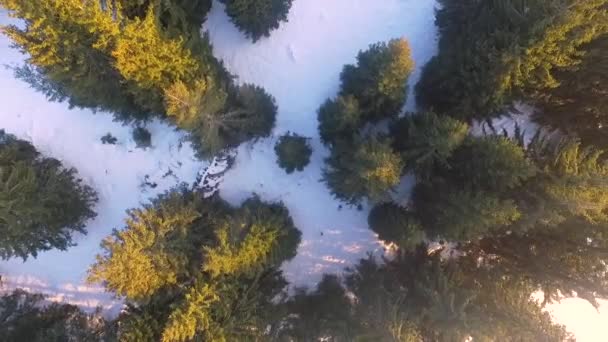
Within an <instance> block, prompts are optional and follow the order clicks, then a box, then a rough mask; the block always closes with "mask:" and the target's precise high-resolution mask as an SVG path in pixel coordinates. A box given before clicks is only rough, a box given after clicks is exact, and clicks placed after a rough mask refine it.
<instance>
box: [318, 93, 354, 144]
mask: <svg viewBox="0 0 608 342" xmlns="http://www.w3.org/2000/svg"><path fill="white" fill-rule="evenodd" d="M318 120H319V135H320V136H321V141H322V142H323V143H324V144H326V145H329V144H333V143H335V142H336V141H338V140H347V139H352V137H353V135H354V134H355V133H356V132H357V131H358V129H359V128H360V126H361V125H362V123H363V120H362V114H361V110H360V109H359V102H358V101H357V99H355V97H354V96H352V95H348V96H338V98H336V99H335V100H330V99H328V100H327V101H325V103H323V104H322V105H321V107H320V108H319V111H318Z"/></svg>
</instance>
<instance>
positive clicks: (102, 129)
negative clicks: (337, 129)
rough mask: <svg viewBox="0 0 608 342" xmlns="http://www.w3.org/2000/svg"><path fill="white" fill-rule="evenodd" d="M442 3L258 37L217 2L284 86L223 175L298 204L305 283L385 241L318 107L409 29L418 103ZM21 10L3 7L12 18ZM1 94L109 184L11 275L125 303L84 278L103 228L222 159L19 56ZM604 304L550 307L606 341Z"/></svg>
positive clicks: (246, 55)
mask: <svg viewBox="0 0 608 342" xmlns="http://www.w3.org/2000/svg"><path fill="white" fill-rule="evenodd" d="M435 6H436V3H435V0H383V1H377V0H332V1H327V0H296V1H294V4H293V7H292V9H291V11H290V14H289V22H288V23H283V24H282V25H281V27H280V28H279V29H278V30H276V31H274V32H273V33H272V35H271V37H270V38H264V39H262V40H260V41H258V42H257V43H255V44H254V43H252V42H251V41H249V40H247V39H245V37H244V36H243V35H242V34H241V33H240V32H239V31H238V30H237V29H236V28H235V27H234V26H233V25H232V24H231V23H230V22H229V20H228V18H227V17H226V15H225V14H224V11H223V5H221V4H219V3H218V2H217V1H216V2H214V5H213V9H212V11H211V13H210V14H209V18H208V20H207V23H206V24H205V26H204V30H207V31H208V32H209V34H210V38H211V41H212V43H213V46H214V53H215V55H216V56H217V57H218V58H220V59H222V60H223V61H224V63H225V65H226V67H227V68H228V70H229V71H230V72H231V73H233V74H234V75H236V76H237V77H238V82H241V83H255V84H257V85H260V86H262V87H264V88H265V89H266V90H267V91H268V92H269V93H270V94H272V95H273V96H274V97H275V98H276V100H277V105H278V107H279V111H278V116H277V125H276V127H275V129H274V131H273V133H272V135H271V137H269V138H266V139H261V140H259V141H256V142H250V143H246V144H243V145H242V146H240V147H239V148H238V149H237V150H236V151H235V153H236V158H235V160H234V163H233V164H232V167H231V168H230V169H229V170H228V171H227V172H226V173H225V174H223V175H222V176H219V177H217V178H216V179H215V180H213V182H217V184H215V183H214V185H216V186H217V187H218V188H219V191H220V195H221V196H222V197H223V198H224V199H226V200H227V201H229V202H230V203H232V204H235V205H237V204H239V203H240V202H241V201H243V200H244V199H246V198H248V197H249V196H251V195H252V194H254V193H255V194H258V195H259V196H260V197H261V198H262V199H264V200H268V201H283V202H284V203H285V205H286V206H287V207H288V208H289V210H290V213H291V215H292V217H293V219H294V222H295V224H296V226H297V227H298V228H299V229H300V230H301V231H302V234H303V235H302V244H301V246H300V248H299V250H298V255H297V256H296V257H295V258H294V259H293V260H291V261H290V262H288V263H287V264H286V265H285V266H284V268H283V269H284V271H285V274H286V276H287V278H288V279H289V280H290V281H291V282H292V284H293V285H295V286H314V285H315V283H316V282H317V281H318V280H320V278H321V276H322V274H323V273H341V272H343V271H344V268H345V267H348V266H350V265H353V264H354V263H355V262H356V261H357V260H358V259H360V258H363V257H365V256H366V255H367V253H375V254H376V255H379V254H381V253H383V251H384V247H383V245H382V244H381V243H380V242H379V241H377V239H376V237H375V235H374V234H373V232H371V231H370V230H369V229H368V226H367V214H368V212H369V206H368V205H363V206H362V208H356V207H350V206H348V205H345V204H343V203H340V202H339V201H337V200H335V199H334V198H333V197H332V196H331V194H330V193H329V191H328V189H327V187H326V186H325V185H324V184H323V183H321V182H320V178H321V169H322V166H323V159H324V158H325V157H326V156H327V155H328V151H327V149H326V148H325V147H323V145H322V144H321V143H320V141H319V137H318V132H317V118H316V116H317V114H316V110H317V108H318V107H319V106H320V105H321V104H322V103H323V102H324V101H325V100H326V99H327V98H329V97H333V96H335V95H336V93H337V91H338V85H339V74H340V71H341V70H342V67H343V65H344V64H347V63H354V62H355V57H356V54H357V52H358V51H359V50H361V49H365V48H367V46H368V45H369V44H371V43H376V42H380V41H387V40H389V39H393V38H399V37H405V38H406V39H408V40H409V42H410V44H411V47H412V53H413V58H414V60H415V62H416V71H415V73H414V75H413V77H412V78H411V79H410V96H409V101H408V104H407V106H406V107H407V108H406V109H407V110H413V109H414V108H415V103H414V101H413V96H412V95H411V91H412V85H413V84H415V82H416V81H417V80H418V77H419V73H420V70H421V67H422V66H423V65H424V64H425V63H426V62H427V61H428V60H429V59H430V58H431V57H432V56H433V55H434V54H435V53H436V49H437V47H436V38H435V36H436V28H435V25H434V8H435ZM9 20H10V19H8V18H7V15H6V13H4V12H0V24H6V23H8V22H9ZM24 59H25V58H24V56H22V55H21V54H19V53H18V51H16V50H14V49H10V48H9V41H8V39H7V38H6V37H4V36H2V35H0V65H3V64H6V65H9V66H16V65H20V64H22V63H23V62H24ZM0 103H2V107H1V108H0V129H5V130H6V131H7V132H8V133H12V134H15V135H16V136H18V137H19V138H22V139H25V140H28V141H31V142H32V143H33V144H34V145H35V146H36V148H38V149H39V150H40V151H41V152H43V153H44V154H45V155H48V156H51V157H54V158H57V159H59V160H61V161H62V162H63V163H64V164H65V165H66V166H72V167H75V168H77V169H78V171H79V174H80V176H81V177H82V178H83V179H84V180H85V181H86V182H87V183H89V184H91V185H92V186H93V187H94V188H95V189H96V190H97V191H98V192H99V195H100V196H99V197H100V201H99V203H98V205H97V207H96V208H95V209H96V211H97V213H98V216H97V218H95V219H94V220H92V221H91V222H90V223H89V225H88V227H87V228H88V232H89V233H88V234H87V235H86V236H78V237H77V239H76V242H77V243H78V245H77V246H76V247H72V248H70V249H69V250H68V251H66V252H59V251H49V252H45V253H41V254H40V255H39V256H38V258H37V259H29V260H27V261H26V262H25V263H24V262H22V261H21V260H17V259H15V260H9V261H7V262H0V274H2V275H3V280H4V281H5V285H6V286H7V288H12V287H24V288H26V289H29V290H33V291H40V292H44V293H48V294H50V295H51V296H52V297H51V298H52V299H53V300H59V301H61V300H64V301H68V302H72V303H76V304H79V305H81V306H83V307H88V308H93V307H95V306H98V305H100V306H102V307H104V308H105V309H106V310H107V312H109V313H116V311H117V310H118V308H119V307H120V301H119V300H116V299H113V298H112V297H111V296H110V295H108V294H106V293H104V292H103V290H102V289H101V288H100V287H98V286H90V285H86V284H85V282H84V279H85V277H86V271H87V269H88V267H89V266H90V265H91V264H92V263H93V262H94V258H95V255H96V254H97V253H98V252H99V251H100V248H99V244H100V242H101V241H102V239H103V238H104V237H105V236H107V235H109V234H110V233H111V232H112V229H114V228H121V227H122V226H123V221H124V219H125V218H126V210H128V209H130V208H134V207H138V206H139V205H140V204H141V203H145V202H146V201H148V200H149V199H150V198H153V197H155V196H156V195H157V194H159V193H162V192H163V191H166V190H168V189H170V188H171V187H173V186H175V185H177V184H179V183H187V184H190V185H193V184H195V183H196V182H197V178H200V174H203V172H204V171H205V170H207V167H210V169H209V170H208V173H211V174H215V173H221V171H222V163H220V165H218V166H215V165H214V162H213V161H212V162H211V163H209V162H202V161H199V160H197V159H196V158H195V157H194V152H193V151H192V149H191V148H190V146H189V145H188V144H187V143H185V142H184V136H183V135H182V134H180V133H179V132H176V131H175V130H174V129H173V128H171V127H170V126H168V125H166V124H163V123H160V122H152V123H149V124H148V125H146V128H147V129H149V130H150V131H151V133H152V147H151V148H148V149H145V150H144V149H139V148H136V146H135V143H134V141H133V139H132V137H131V130H132V128H131V127H127V126H122V125H121V124H119V123H116V122H113V121H112V118H111V116H110V115H109V114H107V113H95V114H93V113H92V112H91V111H90V110H80V109H69V108H68V106H67V104H65V103H50V102H48V101H47V100H46V99H45V97H44V96H43V95H42V94H40V93H37V92H36V91H34V90H33V89H31V88H29V87H28V85H27V84H25V83H24V82H22V81H20V80H17V79H15V78H14V77H13V71H12V70H11V69H10V68H4V67H0ZM287 132H294V133H298V134H300V135H303V136H306V137H309V138H310V143H311V146H312V147H313V149H314V153H313V156H312V158H311V163H310V165H308V166H307V167H306V169H304V171H302V172H295V173H293V174H291V175H287V174H286V173H285V172H284V171H283V170H282V169H280V168H279V167H278V166H277V163H276V156H275V154H274V144H275V143H276V141H277V139H278V137H279V136H280V135H282V134H284V133H287ZM107 133H110V134H112V135H113V136H115V137H116V138H117V139H118V142H117V144H115V145H107V144H105V145H104V144H102V143H101V141H100V138H101V137H102V136H104V135H105V134H107ZM411 185H412V182H411V179H407V178H406V179H404V182H403V186H402V187H400V191H405V192H407V191H408V190H409V189H410V188H411ZM604 306H605V308H604V309H603V310H602V313H603V314H598V313H597V312H596V311H594V309H593V308H592V307H591V306H590V305H589V304H587V303H586V302H583V301H581V300H578V299H570V300H567V301H565V302H564V303H562V304H556V305H553V306H551V307H550V308H549V310H550V311H551V312H552V313H554V316H555V318H556V319H557V320H558V321H559V322H560V323H564V324H567V327H568V329H569V330H571V331H572V332H574V333H575V334H576V336H577V337H578V338H579V340H581V341H595V340H597V339H594V337H595V338H597V337H598V336H601V331H604V329H605V327H606V326H608V303H605V305H604ZM597 341H599V340H597Z"/></svg>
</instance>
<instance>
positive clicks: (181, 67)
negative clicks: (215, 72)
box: [112, 10, 199, 113]
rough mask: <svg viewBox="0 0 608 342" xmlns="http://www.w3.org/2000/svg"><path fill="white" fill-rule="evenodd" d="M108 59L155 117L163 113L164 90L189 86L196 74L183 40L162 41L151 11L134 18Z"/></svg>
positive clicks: (139, 100)
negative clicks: (186, 84) (182, 83)
mask: <svg viewBox="0 0 608 342" xmlns="http://www.w3.org/2000/svg"><path fill="white" fill-rule="evenodd" d="M112 57H113V58H114V59H115V67H116V69H117V70H118V71H119V72H120V74H121V75H122V76H123V77H124V78H125V79H126V80H127V81H128V82H129V84H132V85H134V87H133V89H134V91H133V93H134V96H135V98H136V101H137V103H139V104H140V105H141V106H144V107H146V108H149V109H150V110H151V111H153V112H156V113H162V112H164V108H163V101H162V100H163V96H162V94H163V90H164V89H168V88H169V87H171V86H172V85H173V84H174V83H175V82H177V81H184V82H190V81H192V80H194V79H195V78H196V76H198V72H199V64H198V62H197V60H196V59H195V57H193V56H192V55H191V52H190V51H189V50H188V49H187V48H186V47H185V46H184V44H183V40H182V39H181V38H180V39H169V38H166V37H165V35H164V34H163V33H162V31H161V30H160V29H159V28H158V25H157V24H156V21H155V19H154V14H153V12H152V10H150V11H149V12H148V14H147V15H146V17H145V18H144V19H143V20H142V19H139V18H135V19H133V20H132V21H130V22H129V23H128V24H127V25H125V26H124V27H123V28H122V32H121V34H120V36H119V37H118V39H117V40H116V45H115V48H114V49H113V50H112Z"/></svg>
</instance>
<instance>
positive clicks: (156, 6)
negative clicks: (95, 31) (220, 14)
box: [118, 0, 212, 37]
mask: <svg viewBox="0 0 608 342" xmlns="http://www.w3.org/2000/svg"><path fill="white" fill-rule="evenodd" d="M118 3H120V5H121V9H122V11H123V13H124V14H125V15H126V16H127V17H128V18H131V19H134V18H140V19H144V18H145V17H146V14H147V13H148V10H149V9H150V7H152V8H153V10H154V15H155V19H156V21H157V23H158V24H159V26H160V27H162V28H163V31H165V32H168V33H169V34H170V35H172V36H179V35H181V36H186V37H189V36H191V35H192V36H193V35H199V34H200V33H199V30H200V28H201V26H202V25H203V23H204V22H205V19H206V17H207V13H209V10H211V5H212V1H211V0H119V1H118Z"/></svg>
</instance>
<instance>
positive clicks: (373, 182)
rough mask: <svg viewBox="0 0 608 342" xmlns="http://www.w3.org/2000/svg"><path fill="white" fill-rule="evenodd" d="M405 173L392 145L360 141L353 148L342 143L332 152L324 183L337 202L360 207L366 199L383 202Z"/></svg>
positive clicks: (369, 140) (382, 140) (382, 142)
mask: <svg viewBox="0 0 608 342" xmlns="http://www.w3.org/2000/svg"><path fill="white" fill-rule="evenodd" d="M353 149H354V150H353ZM402 171H403V162H402V161H401V158H400V156H399V155H398V154H396V153H394V152H393V150H392V149H391V146H390V141H388V140H386V139H383V138H376V137H370V138H366V139H363V138H359V139H358V140H357V141H356V142H355V143H354V146H353V144H351V143H347V142H341V143H340V144H338V145H336V146H335V147H334V148H333V149H332V151H331V155H330V156H329V158H327V159H326V167H325V169H324V170H323V181H324V182H325V183H326V184H327V186H328V187H329V189H330V190H331V192H332V193H333V194H334V195H335V196H336V198H338V199H341V200H344V201H346V202H348V203H350V204H358V203H360V202H361V200H363V199H364V198H365V197H367V198H369V199H371V200H373V201H375V200H380V199H382V197H384V196H386V195H387V194H388V192H389V191H391V190H392V189H393V188H394V187H395V186H397V185H398V184H399V182H400V181H401V172H402Z"/></svg>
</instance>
